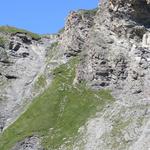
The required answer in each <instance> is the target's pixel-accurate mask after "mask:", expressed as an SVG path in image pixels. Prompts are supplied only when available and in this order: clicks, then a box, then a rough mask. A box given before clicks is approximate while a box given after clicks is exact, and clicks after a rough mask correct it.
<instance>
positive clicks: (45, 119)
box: [0, 59, 113, 150]
mask: <svg viewBox="0 0 150 150" xmlns="http://www.w3.org/2000/svg"><path fill="white" fill-rule="evenodd" d="M76 65H77V60H76V59H73V60H72V61H70V62H69V63H67V64H64V65H61V66H60V67H58V68H56V69H55V70H54V76H55V77H54V80H53V82H52V84H51V85H50V87H49V88H48V89H47V90H46V91H45V92H44V93H43V94H42V95H40V96H39V97H37V98H35V100H34V102H33V104H32V105H31V106H30V107H29V108H28V110H27V111H26V112H25V113H24V114H23V115H22V116H21V117H20V118H19V119H18V120H17V121H16V122H15V123H14V124H12V125H11V126H10V127H9V128H8V129H7V130H6V131H5V132H4V133H3V134H2V135H1V137H0V150H9V149H10V148H11V147H12V146H13V145H14V144H15V143H16V142H18V141H20V140H23V139H24V138H25V137H27V136H32V135H38V136H40V137H43V138H42V142H43V146H44V147H45V148H46V149H54V148H56V149H57V148H58V147H59V146H60V145H61V144H63V143H64V142H65V141H66V140H68V139H69V138H71V137H74V136H75V135H76V134H77V131H78V129H79V127H81V126H82V125H84V123H85V122H86V121H87V119H88V118H89V117H92V115H94V114H95V113H96V112H97V111H101V110H102V109H103V108H104V106H105V105H106V104H107V103H110V102H112V101H113V98H112V96H111V95H110V93H109V91H92V90H91V89H88V88H86V87H85V86H84V84H79V85H76V86H73V85H72V83H73V80H74V77H75V68H76Z"/></svg>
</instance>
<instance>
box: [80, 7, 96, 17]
mask: <svg viewBox="0 0 150 150" xmlns="http://www.w3.org/2000/svg"><path fill="white" fill-rule="evenodd" d="M97 11H98V8H95V9H90V10H86V9H80V10H79V12H80V13H81V14H87V15H92V16H94V15H96V13H97Z"/></svg>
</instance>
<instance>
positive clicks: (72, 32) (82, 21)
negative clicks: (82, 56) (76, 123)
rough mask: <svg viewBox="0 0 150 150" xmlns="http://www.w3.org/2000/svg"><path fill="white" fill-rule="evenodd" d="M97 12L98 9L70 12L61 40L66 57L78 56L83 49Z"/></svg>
mask: <svg viewBox="0 0 150 150" xmlns="http://www.w3.org/2000/svg"><path fill="white" fill-rule="evenodd" d="M91 12H92V13H91ZM96 12H97V9H95V10H80V11H78V12H74V11H73V12H71V13H70V15H69V16H68V18H67V21H66V25H65V29H64V32H63V34H62V35H61V40H60V44H61V47H60V49H62V50H63V51H64V53H65V55H66V57H71V56H76V55H77V54H79V53H80V52H81V51H82V49H83V45H84V43H85V41H86V38H87V36H88V32H89V30H90V29H91V28H92V26H93V25H94V22H93V20H94V16H95V14H96Z"/></svg>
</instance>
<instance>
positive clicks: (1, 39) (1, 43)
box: [0, 37, 6, 48]
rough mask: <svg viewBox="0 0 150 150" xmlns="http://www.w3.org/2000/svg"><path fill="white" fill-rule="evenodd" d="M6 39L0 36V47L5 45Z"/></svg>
mask: <svg viewBox="0 0 150 150" xmlns="http://www.w3.org/2000/svg"><path fill="white" fill-rule="evenodd" d="M5 44H6V39H5V38H4V37H0V47H3V48H4V47H5Z"/></svg>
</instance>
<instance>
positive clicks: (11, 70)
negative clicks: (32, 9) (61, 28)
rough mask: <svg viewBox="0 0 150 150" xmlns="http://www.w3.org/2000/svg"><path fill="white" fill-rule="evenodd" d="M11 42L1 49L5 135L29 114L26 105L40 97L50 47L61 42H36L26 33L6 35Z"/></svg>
mask: <svg viewBox="0 0 150 150" xmlns="http://www.w3.org/2000/svg"><path fill="white" fill-rule="evenodd" d="M2 36H3V37H5V38H6V39H7V41H6V43H5V47H4V48H2V47H0V130H1V131H3V129H5V128H6V127H7V126H9V125H10V124H11V123H12V122H13V121H15V120H16V118H17V117H19V116H20V114H21V113H22V112H23V111H24V110H25V108H24V105H26V104H27V103H30V101H31V100H32V99H33V97H35V96H36V95H38V94H39V93H38V92H37V91H36V92H37V93H35V92H34V84H35V83H36V80H37V79H38V77H39V76H40V75H41V74H42V73H44V69H45V67H46V65H47V64H46V53H47V47H49V46H50V45H51V43H53V42H55V41H57V38H55V39H51V38H50V39H48V38H42V39H41V40H33V39H32V38H31V37H30V36H28V35H26V34H24V33H17V34H15V35H6V34H4V33H3V34H2Z"/></svg>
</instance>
